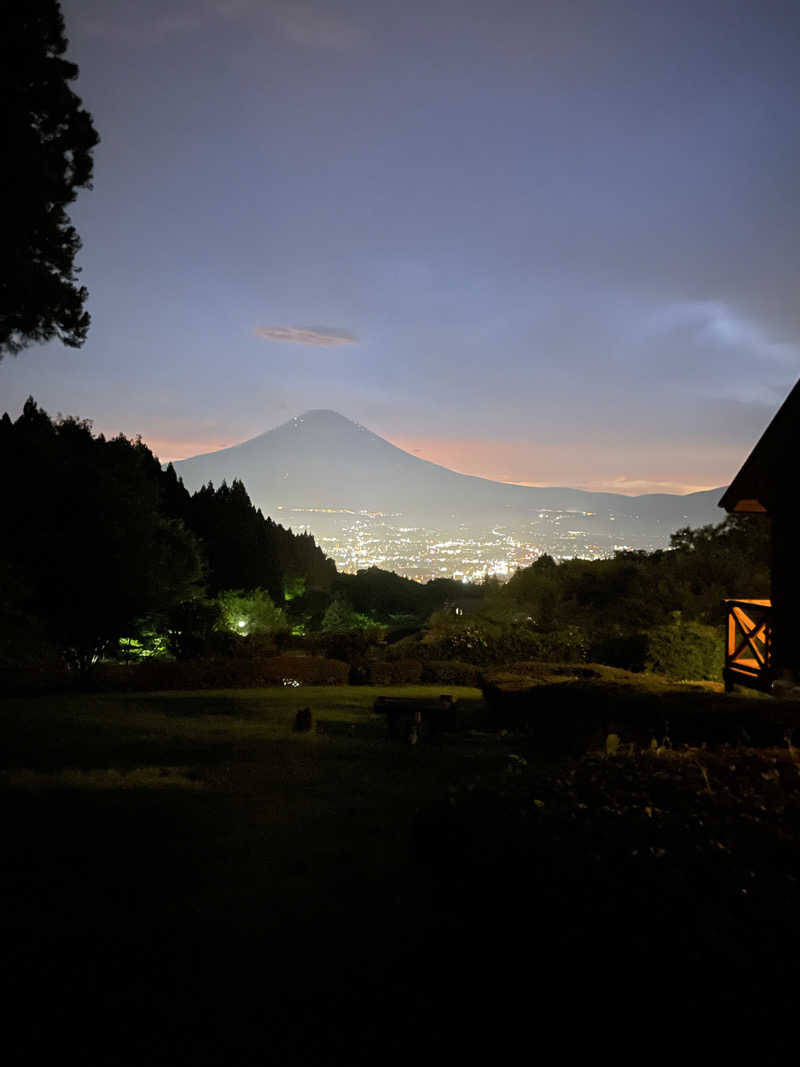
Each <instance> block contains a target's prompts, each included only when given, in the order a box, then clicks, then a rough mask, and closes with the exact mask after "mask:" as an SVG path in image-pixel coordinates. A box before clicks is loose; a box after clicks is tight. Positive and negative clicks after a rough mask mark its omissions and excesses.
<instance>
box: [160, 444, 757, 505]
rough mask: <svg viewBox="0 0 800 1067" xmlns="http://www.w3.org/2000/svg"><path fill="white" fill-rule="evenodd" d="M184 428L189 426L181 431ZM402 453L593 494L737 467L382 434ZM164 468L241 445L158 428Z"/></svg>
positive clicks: (651, 451)
mask: <svg viewBox="0 0 800 1067" xmlns="http://www.w3.org/2000/svg"><path fill="white" fill-rule="evenodd" d="M187 429H189V427H187ZM376 432H377V433H379V434H380V435H381V436H383V437H384V438H385V439H386V440H389V441H391V443H392V444H394V445H396V446H397V447H398V448H402V449H403V450H404V451H406V452H409V453H411V455H413V456H417V457H419V458H420V459H426V460H428V461H429V462H431V463H438V464H440V465H441V466H443V467H448V468H449V469H450V470H454V471H458V472H459V473H460V474H468V475H473V476H475V477H478V478H488V479H490V480H492V481H497V482H506V483H509V484H513V485H527V486H541V487H547V486H566V487H569V488H573V489H587V490H592V491H594V492H608V493H621V494H623V495H627V496H637V495H639V494H641V493H694V492H699V491H701V490H705V489H715V488H717V487H720V486H723V485H727V484H728V482H729V481H730V480H731V478H732V477H733V474H735V472H736V471H737V470H738V469H739V467H740V466H741V462H742V456H741V454H740V450H739V449H737V448H735V447H733V446H729V445H708V444H706V443H703V444H702V445H700V444H692V443H687V442H678V443H672V442H664V443H658V444H653V445H649V446H640V447H638V448H632V447H631V446H630V445H627V444H625V445H623V444H619V443H615V442H608V443H605V442H597V441H593V442H591V443H589V444H587V443H585V442H578V443H546V444H541V443H538V442H532V441H497V440H492V439H490V438H480V437H444V436H442V437H439V436H432V435H424V436H422V435H419V436H417V435H414V436H411V435H394V434H393V435H391V436H390V435H388V434H386V433H383V434H381V431H380V430H376ZM142 440H143V441H144V443H145V444H146V445H147V446H148V447H149V448H150V449H151V450H152V451H153V453H154V454H155V455H156V456H158V458H159V460H160V461H161V462H162V463H169V462H173V461H176V460H180V459H189V458H191V457H192V456H197V455H202V454H204V453H208V452H217V451H219V450H220V449H223V448H230V447H231V446H232V445H235V444H240V443H241V442H240V441H238V440H231V439H230V438H228V439H227V440H226V439H220V437H219V436H218V435H216V434H214V433H213V432H212V433H209V434H208V436H203V434H202V431H201V432H200V433H199V434H191V433H189V434H186V436H183V435H176V436H175V437H172V436H171V435H170V434H169V430H168V429H167V428H166V427H165V428H164V429H161V428H159V429H158V430H156V432H155V433H153V434H152V435H151V434H143V435H142Z"/></svg>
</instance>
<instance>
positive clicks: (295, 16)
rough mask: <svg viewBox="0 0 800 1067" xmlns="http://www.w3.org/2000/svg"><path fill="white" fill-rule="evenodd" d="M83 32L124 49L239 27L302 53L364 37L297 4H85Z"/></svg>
mask: <svg viewBox="0 0 800 1067" xmlns="http://www.w3.org/2000/svg"><path fill="white" fill-rule="evenodd" d="M87 6H88V11H87V13H86V14H85V15H84V17H83V27H84V29H85V30H86V32H88V33H89V34H90V35H91V36H93V37H101V38H105V39H108V40H115V41H119V42H122V43H124V44H131V45H145V44H164V43H166V42H167V41H168V40H171V39H173V38H175V37H177V36H184V35H186V34H189V33H194V32H196V31H197V30H200V29H203V28H204V27H206V26H208V25H212V26H213V25H214V23H217V24H218V23H219V22H227V23H241V24H244V25H247V26H249V27H250V29H251V30H255V31H256V32H258V31H260V32H262V33H266V34H267V35H270V36H271V35H273V34H275V33H277V34H278V35H279V36H281V37H283V38H284V40H286V41H289V42H291V43H292V44H295V45H301V46H304V47H307V48H322V49H326V48H327V49H334V50H339V51H342V50H346V49H349V48H353V47H354V46H355V45H357V44H359V43H360V42H361V41H362V40H363V39H364V36H365V35H364V31H363V30H362V29H361V28H360V27H359V26H356V25H355V24H354V23H352V22H350V21H349V20H348V19H346V18H345V17H344V16H342V15H340V14H337V13H332V12H329V11H326V10H324V6H323V5H322V4H320V3H317V2H304V3H301V2H299V0H157V2H155V3H154V0H144V2H143V3H141V4H140V5H139V6H136V5H131V4H130V3H129V2H128V0H87Z"/></svg>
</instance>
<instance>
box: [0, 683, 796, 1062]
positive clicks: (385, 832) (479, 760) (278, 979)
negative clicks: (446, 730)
mask: <svg viewBox="0 0 800 1067" xmlns="http://www.w3.org/2000/svg"><path fill="white" fill-rule="evenodd" d="M604 685H605V686H606V688H605V689H604V688H603V687H604ZM609 687H610V688H609ZM620 687H622V688H620ZM625 687H627V689H625ZM443 690H444V691H448V692H451V693H453V695H454V696H458V697H459V700H460V705H459V706H460V707H461V708H462V713H463V715H464V717H465V719H466V720H468V724H469V721H470V720H471V721H472V725H480V723H481V715H482V707H483V706H482V702H481V701H480V694H479V692H478V691H477V690H472V689H457V688H453V687H442V686H434V687H405V688H402V689H400V688H398V689H392V690H387V689H385V688H381V689H373V688H368V687H363V688H362V687H338V688H313V687H303V688H300V689H295V688H288V687H287V688H273V689H257V690H225V691H218V692H210V691H203V692H186V693H181V692H164V693H136V694H119V693H115V694H81V695H78V694H59V695H52V696H37V697H17V698H11V699H6V700H5V701H4V702H3V704H2V706H0V750H1V751H2V752H3V757H2V772H1V773H0V803H2V805H3V827H4V834H3V873H2V880H1V881H0V887H1V888H2V903H3V907H2V909H0V933H1V934H2V937H3V944H4V949H5V960H6V966H5V968H4V972H3V973H4V983H5V984H4V986H3V988H2V989H0V995H2V998H3V1003H4V1004H5V1005H6V1006H7V1007H10V1008H11V1010H12V1015H13V1017H14V1019H15V1021H16V1025H15V1026H14V1027H12V1028H11V1030H10V1031H9V1034H10V1036H9V1037H8V1038H7V1041H6V1048H7V1049H9V1050H10V1054H11V1057H12V1061H13V1062H16V1059H19V1060H20V1061H21V1060H23V1059H24V1060H25V1061H26V1062H27V1061H28V1060H29V1059H31V1058H36V1057H40V1058H41V1057H45V1056H48V1057H50V1056H52V1055H53V1052H54V1050H56V1049H61V1048H63V1047H66V1046H69V1047H70V1048H72V1049H78V1050H80V1051H81V1054H82V1058H83V1059H84V1060H85V1061H87V1062H90V1063H92V1064H96V1063H104V1064H105V1063H109V1064H117V1063H118V1064H162V1063H163V1064H173V1063H175V1064H177V1063H193V1064H206V1063H208V1064H211V1063H251V1062H252V1063H279V1064H284V1063H286V1064H293V1063H303V1064H313V1063H351V1062H352V1063H356V1062H357V1063H360V1062H370V1063H372V1062H375V1060H376V1059H379V1060H381V1062H384V1061H386V1060H387V1059H392V1057H393V1056H394V1054H395V1053H397V1055H398V1058H399V1059H400V1060H401V1061H402V1062H407V1061H408V1059H409V1058H414V1057H418V1056H420V1055H422V1052H421V1051H420V1050H421V1049H424V1048H429V1049H430V1050H431V1051H432V1053H433V1054H435V1055H436V1056H437V1058H447V1059H452V1058H458V1059H461V1060H462V1061H463V1062H471V1057H472V1056H475V1057H476V1058H482V1059H483V1060H484V1061H485V1059H486V1058H487V1057H489V1058H495V1059H497V1058H499V1059H500V1060H504V1059H506V1058H509V1057H510V1056H511V1055H512V1054H514V1049H515V1047H516V1043H517V1042H519V1040H520V1039H523V1038H524V1039H527V1040H530V1039H531V1037H530V1035H531V1033H538V1034H539V1035H540V1036H539V1038H538V1039H537V1040H538V1041H539V1042H540V1043H541V1042H542V1041H544V1040H545V1039H544V1038H543V1037H542V1036H541V1035H542V1034H549V1035H550V1036H549V1037H548V1038H547V1041H549V1040H550V1037H552V1030H553V1027H555V1026H556V1022H557V1020H559V1026H561V1027H563V1029H559V1031H558V1033H559V1035H560V1037H559V1040H560V1042H561V1046H562V1051H561V1053H560V1055H561V1058H567V1059H568V1060H569V1059H570V1056H571V1053H570V1049H572V1050H573V1051H575V1050H577V1049H578V1046H579V1045H580V1046H581V1047H583V1046H584V1045H586V1043H587V1042H589V1044H591V1045H594V1043H595V1041H596V1040H600V1041H601V1043H602V1040H605V1038H603V1037H602V1035H603V1034H604V1033H606V1031H604V1029H603V1028H604V1027H606V1028H607V1029H608V1033H606V1037H607V1038H608V1039H609V1040H611V1035H612V1034H613V1035H614V1040H615V1041H616V1040H617V1039H618V1036H619V1032H620V1029H619V1028H620V1026H622V1020H623V1019H627V1024H626V1025H627V1030H626V1031H625V1032H626V1033H628V1034H629V1035H632V1034H633V1033H634V1031H635V1032H636V1033H637V1034H638V1033H639V1032H640V1031H642V1030H644V1031H645V1032H646V1031H647V1024H648V1014H647V1012H648V1008H647V1005H648V1004H649V1003H650V1000H651V999H653V998H655V1000H657V1001H658V1003H655V1002H654V1003H653V1004H652V1009H653V1012H654V1017H659V1018H661V1019H663V1018H664V1013H665V1012H666V1011H669V1012H671V1013H672V1015H674V1014H675V1012H685V1013H689V1014H690V1015H691V1018H692V1019H693V1023H692V1025H696V1023H697V1020H698V1018H702V1017H704V1016H703V1013H704V1012H705V1013H706V1016H707V1017H708V1018H711V1017H712V1016H713V1017H714V1018H715V1019H718V1018H719V1015H720V1012H722V1013H723V1014H724V1012H725V1011H726V1010H731V1011H733V1012H734V1013H738V1015H739V1017H741V1018H745V1016H746V1012H745V1011H744V1007H745V1006H746V1003H747V996H746V990H743V991H742V997H743V999H742V1000H741V1001H737V1000H736V997H737V996H738V994H736V993H735V990H738V989H740V988H741V986H742V982H743V981H745V980H746V981H747V982H748V983H750V988H751V990H755V992H753V993H752V995H751V997H750V1001H749V1004H750V1007H751V1008H752V1007H753V1004H755V1005H756V1007H758V1005H759V1004H762V1003H763V1002H764V998H765V997H774V993H773V992H765V988H766V987H764V988H762V986H763V980H765V978H766V977H769V978H770V980H773V979H775V978H776V976H778V977H779V978H780V979H781V981H782V982H783V985H782V986H781V988H785V989H787V990H788V989H791V988H793V987H792V985H791V983H792V982H793V981H794V980H795V979H796V978H797V974H795V973H794V972H793V971H792V969H791V968H792V961H793V959H794V958H795V956H796V954H797V953H796V952H795V950H796V948H797V947H798V946H800V935H798V929H797V928H796V927H797V924H794V925H793V923H794V920H793V919H792V918H791V916H792V914H793V910H792V904H791V901H792V899H793V896H792V895H793V894H794V895H795V896H796V894H797V885H798V884H800V883H796V882H793V881H792V879H793V878H794V876H795V873H797V875H798V876H800V871H796V867H797V856H796V847H797V846H796V840H795V830H796V828H800V773H799V772H798V763H797V753H796V750H795V752H794V754H792V753H791V752H790V751H789V750H788V749H784V750H783V751H778V750H770V751H765V752H756V751H753V750H748V751H744V750H733V749H725V750H722V751H720V752H716V753H712V752H710V751H708V752H707V751H705V750H702V749H700V748H695V749H692V750H687V751H686V752H685V753H684V754H679V753H675V752H664V753H663V754H662V755H661V756H659V755H657V754H651V753H641V752H639V753H638V754H637V753H633V752H632V753H630V754H629V755H624V754H619V755H617V756H615V757H613V758H603V757H601V756H597V755H595V756H590V757H588V758H586V759H583V760H580V761H577V762H573V763H570V764H558V765H554V766H550V767H547V766H543V765H540V764H539V763H538V762H537V753H536V750H535V745H533V744H532V743H531V742H530V740H529V739H526V738H524V737H522V736H518V735H514V734H513V733H511V734H505V735H501V734H488V733H485V732H482V731H480V730H473V731H472V732H469V731H465V732H463V733H459V734H454V735H446V736H443V737H441V738H436V739H434V740H433V741H431V742H429V743H426V744H418V745H413V746H412V745H409V744H407V743H403V742H398V741H392V740H390V739H389V738H388V737H387V731H386V723H385V720H384V719H383V717H380V716H375V715H373V714H372V711H371V709H372V705H373V702H374V700H375V697H376V696H377V695H386V694H387V693H391V695H393V696H402V697H406V698H409V697H416V696H420V697H426V698H430V697H436V696H437V695H438V693H439V692H440V691H443ZM623 690H624V692H623ZM542 692H543V700H546V701H547V703H546V704H544V705H543V706H546V707H548V708H552V707H553V706H555V705H553V701H556V704H557V702H558V700H559V699H561V698H560V696H559V694H560V693H561V690H560V689H556V688H555V687H554V685H552V684H550V683H548V682H545V688H544V689H543V691H542ZM563 693H564V699H565V700H569V701H575V700H590V699H595V698H596V699H598V700H601V701H605V702H606V703H608V701H609V700H611V701H612V702H613V701H616V700H617V698H618V696H619V699H623V697H624V696H625V694H626V693H627V696H628V697H629V698H630V701H631V707H632V708H634V710H637V709H638V708H639V705H640V703H642V702H643V705H642V706H643V707H644V708H645V713H646V714H649V713H650V711H651V710H652V707H655V706H657V707H658V708H662V707H663V706H665V705H666V706H667V707H668V708H669V713H670V715H671V716H673V717H674V715H675V714H676V713H680V712H681V711H683V712H685V713H686V715H688V716H689V717H690V718H691V717H692V715H695V713H696V714H697V715H699V714H700V713H701V712H702V713H703V714H704V715H705V714H707V713H709V712H712V713H714V714H717V713H718V712H720V709H721V713H722V714H728V713H729V711H728V709H732V711H731V713H732V714H734V715H735V714H737V713H738V711H741V709H744V711H742V714H744V713H745V712H747V714H748V715H752V714H753V712H754V709H757V708H759V707H762V706H763V708H764V715H765V718H766V719H769V717H770V716H773V717H774V716H775V714H776V712H775V710H774V709H775V705H774V704H771V703H769V702H757V701H752V700H749V699H748V698H740V699H736V698H734V699H733V701H732V702H731V703H729V704H726V703H724V701H723V698H721V696H720V694H719V693H718V692H714V691H713V688H710V687H708V686H706V687H690V686H675V685H669V684H666V683H658V684H656V683H654V682H652V680H651V681H648V680H647V679H646V678H644V679H640V680H639V681H636V680H631V679H629V678H628V679H625V678H623V677H622V676H621V675H620V674H619V673H617V674H615V675H614V677H613V678H609V679H603V678H600V679H594V680H593V681H591V680H590V681H586V680H583V681H581V680H576V681H573V682H570V681H565V688H564V690H563ZM609 694H610V695H609ZM301 707H310V708H311V710H312V714H313V717H314V721H315V724H317V726H318V729H315V730H314V731H312V732H311V733H308V734H297V733H294V732H293V731H292V725H293V723H294V717H295V713H296V711H297V710H298V709H299V708H301ZM637 713H638V711H637ZM702 721H705V720H702ZM623 741H624V738H623ZM623 749H624V745H623V746H622V748H621V749H620V753H622V751H623ZM795 783H797V784H795ZM719 857H723V859H722V860H720V858H719ZM751 870H752V871H753V873H752V875H751V873H750V871H751ZM743 879H744V880H745V882H746V884H745V883H743V884H741V885H740V883H742V880H743ZM756 886H758V887H760V888H759V891H758V892H756V890H755V889H754V887H756ZM741 889H746V890H747V894H745V895H741V894H740V890H741ZM741 901H744V902H745V903H744V904H742V903H741ZM796 910H797V911H798V912H800V907H798V909H796ZM693 924H702V926H703V931H705V932H704V933H702V936H699V935H698V936H694V935H693V933H692V930H693ZM739 927H741V928H744V927H747V928H748V929H750V930H751V931H752V930H757V931H758V934H757V936H750V938H749V940H748V939H747V938H739V937H738V934H737V929H738V928H739ZM676 946H678V948H676ZM743 946H744V947H743ZM729 949H730V951H729ZM623 960H624V973H621V974H618V973H617V972H618V971H619V969H620V968H621V967H622V961H623ZM731 961H733V962H731ZM615 968H616V970H615ZM683 968H685V973H683V974H682V975H681V976H680V977H679V978H677V979H675V980H674V981H673V980H672V977H671V976H672V972H673V971H674V970H675V969H677V970H678V971H682V970H683ZM726 970H727V971H730V973H731V974H733V973H735V974H736V975H737V978H736V982H734V983H733V987H735V989H734V994H731V993H730V992H729V989H730V987H731V983H726V982H725V981H724V980H723V979H724V975H725V973H726ZM741 976H745V978H742V977H741ZM759 983H762V985H759ZM771 988H772V987H770V989H771ZM704 990H705V993H704V994H703V995H705V997H706V1001H707V1002H703V1000H702V996H701V994H702V993H703V991H704ZM723 993H724V995H723ZM659 998H660V999H659ZM670 998H672V1000H670ZM698 998H700V999H698ZM726 998H727V999H726ZM759 998H760V999H759ZM778 999H779V998H778ZM775 1003H776V1004H778V1000H776V1001H775ZM781 1010H783V1008H781ZM631 1013H633V1018H631V1017H630V1016H631ZM751 1014H752V1013H751ZM757 1015H758V1012H756V1016H757ZM575 1018H580V1019H581V1020H582V1027H581V1028H580V1033H579V1032H577V1031H576V1030H575V1028H574V1025H573V1024H574V1020H575ZM654 1025H655V1024H654ZM715 1025H719V1024H718V1023H715ZM526 1035H527V1036H526ZM592 1035H594V1036H592ZM598 1035H599V1036H598ZM727 1036H731V1035H730V1034H728V1035H727ZM637 1040H639V1039H638V1038H637ZM738 1040H739V1046H738V1047H741V1040H742V1038H741V1035H739V1038H738ZM630 1041H632V1042H633V1039H632V1037H631V1038H630ZM665 1041H666V1038H662V1039H661V1040H660V1042H659V1045H658V1048H650V1050H649V1058H651V1059H652V1058H653V1057H655V1056H656V1055H657V1053H658V1049H659V1048H661V1047H662V1046H664V1047H666V1045H665ZM720 1042H721V1039H719V1038H718V1040H717V1046H716V1047H717V1050H718V1051H719V1050H721V1049H722V1044H721V1043H720ZM545 1043H546V1042H545ZM581 1043H583V1044H581ZM734 1044H736V1042H734ZM615 1048H616V1046H615ZM639 1049H640V1046H639V1045H637V1044H636V1042H633V1043H632V1044H631V1045H630V1047H628V1046H625V1045H623V1047H622V1048H616V1051H615V1056H616V1058H617V1059H620V1058H622V1059H625V1058H626V1056H627V1053H628V1052H630V1053H631V1057H630V1058H631V1062H632V1061H633V1059H637V1058H638V1056H639V1054H640V1053H639ZM585 1051H586V1049H585V1048H584V1054H585ZM479 1053H480V1056H479ZM634 1053H636V1054H635V1055H634ZM575 1054H576V1055H577V1051H575ZM15 1057H16V1059H15ZM767 1059H768V1057H767Z"/></svg>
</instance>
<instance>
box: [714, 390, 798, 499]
mask: <svg viewBox="0 0 800 1067" xmlns="http://www.w3.org/2000/svg"><path fill="white" fill-rule="evenodd" d="M798 472H800V380H798V381H797V383H796V384H795V386H794V388H793V389H792V391H791V392H790V393H789V395H788V396H787V397H786V399H785V400H784V402H783V404H782V405H781V407H780V408H779V409H778V413H777V414H776V415H775V418H774V419H773V420H772V422H771V423H770V424H769V426H768V427H767V428H766V430H765V431H764V433H763V434H762V435H761V437H760V438H759V440H758V442H757V444H756V446H755V448H754V449H753V451H752V452H751V453H750V455H749V456H748V457H747V459H746V460H745V463H744V466H743V467H742V469H741V470H740V471H739V473H738V474H737V475H736V477H735V478H734V479H733V481H732V482H731V484H730V486H729V487H728V489H727V491H726V493H725V495H724V496H723V498H722V500H720V502H719V506H720V507H721V508H725V510H726V511H730V512H767V513H774V512H775V511H776V510H779V509H780V505H781V502H782V501H786V500H788V499H789V498H790V497H791V499H792V500H795V499H796V497H797V489H796V485H797V475H798Z"/></svg>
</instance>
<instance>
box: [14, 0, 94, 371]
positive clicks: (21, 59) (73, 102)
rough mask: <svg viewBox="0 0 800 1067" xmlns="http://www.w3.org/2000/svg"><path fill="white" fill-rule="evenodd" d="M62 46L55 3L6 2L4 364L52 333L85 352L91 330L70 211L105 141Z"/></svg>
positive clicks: (37, 0)
mask: <svg viewBox="0 0 800 1067" xmlns="http://www.w3.org/2000/svg"><path fill="white" fill-rule="evenodd" d="M66 49H67V40H66V38H65V36H64V20H63V17H62V15H61V10H60V7H59V4H58V2H57V0H5V2H4V3H3V4H2V5H0V128H2V132H3V149H4V160H3V166H2V168H0V233H2V246H1V247H0V358H2V356H3V354H4V353H8V352H10V353H14V354H16V353H17V352H19V351H21V350H22V349H23V348H25V347H26V346H27V345H29V344H31V343H33V342H41V341H49V340H51V339H52V338H54V337H58V338H60V340H61V341H63V343H64V344H65V345H69V346H71V347H79V346H80V345H82V344H83V342H84V341H85V340H86V334H87V331H88V329H89V313H88V312H87V311H86V310H85V307H84V305H85V302H86V298H87V295H88V294H87V291H86V289H85V288H84V287H82V286H78V285H77V282H76V275H77V273H78V268H77V266H76V265H75V257H76V255H77V253H78V250H79V249H80V247H81V240H80V237H79V236H78V234H77V232H76V230H75V228H74V226H73V225H72V224H71V221H70V218H69V215H68V214H67V207H68V206H69V205H70V204H71V203H72V202H73V200H74V199H75V197H76V195H77V191H78V190H79V189H81V188H90V187H91V179H92V150H93V149H94V147H95V145H96V144H97V143H98V141H99V137H98V135H97V131H96V130H95V128H94V125H93V123H92V117H91V115H90V114H89V113H88V112H87V111H85V110H84V109H83V107H82V105H81V100H80V98H79V97H78V96H76V95H75V93H74V92H73V91H72V89H71V88H70V84H69V83H70V82H72V81H74V80H75V78H76V77H77V76H78V68H77V66H76V65H75V64H74V63H70V62H69V61H68V60H66V59H65V58H64V53H65V51H66Z"/></svg>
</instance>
